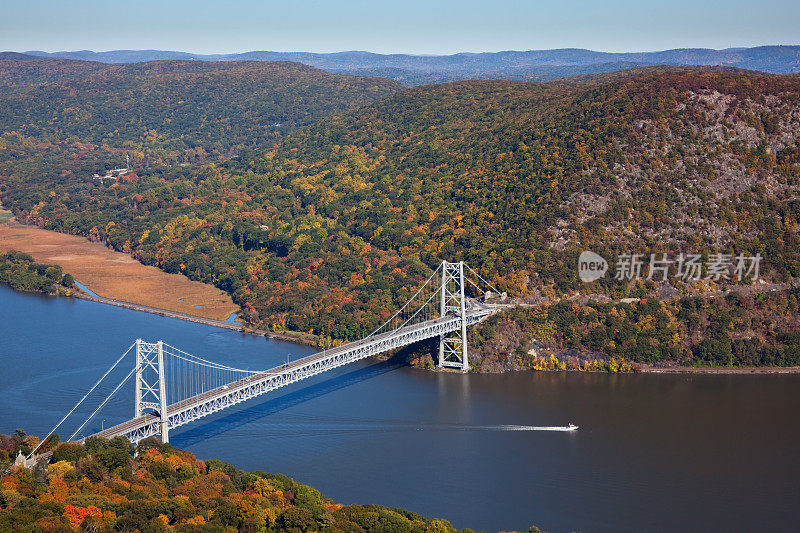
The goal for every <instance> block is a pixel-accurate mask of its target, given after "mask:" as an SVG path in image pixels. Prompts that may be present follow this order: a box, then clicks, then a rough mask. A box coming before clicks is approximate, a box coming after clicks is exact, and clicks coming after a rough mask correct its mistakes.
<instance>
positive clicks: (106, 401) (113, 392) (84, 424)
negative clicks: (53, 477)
mask: <svg viewBox="0 0 800 533" xmlns="http://www.w3.org/2000/svg"><path fill="white" fill-rule="evenodd" d="M129 350H130V348H129ZM137 370H139V367H134V368H133V370H131V371H130V372H128V375H127V376H125V379H123V380H122V381H121V382H120V384H119V385H117V387H116V388H115V389H114V390H113V391H111V394H109V395H108V396H107V397H106V399H105V400H103V403H101V404H100V405H99V406H97V409H95V410H94V412H92V414H90V415H89V418H87V419H86V421H85V422H84V423H83V424H81V426H80V427H79V428H78V429H76V430H75V433H73V434H72V435H70V436H69V439H67V440H69V441H72V439H73V438H74V437H75V435H77V434H78V432H79V431H80V430H82V429H83V428H84V426H86V424H88V423H89V421H90V420H91V419H92V418H94V415H96V414H97V412H98V411H99V410H100V409H102V408H103V407H104V406H105V405H106V404H107V403H108V401H109V400H110V399H111V398H112V397H113V396H114V395H115V394H116V393H117V391H118V390H119V389H120V387H122V386H123V385H124V384H125V382H126V381H128V379H129V378H130V377H131V376H132V375H133V373H134V372H136V371H137Z"/></svg>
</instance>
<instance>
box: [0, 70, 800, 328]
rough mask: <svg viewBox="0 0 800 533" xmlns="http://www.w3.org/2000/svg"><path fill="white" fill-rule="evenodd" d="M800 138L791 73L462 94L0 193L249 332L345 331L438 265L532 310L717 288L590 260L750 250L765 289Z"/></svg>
mask: <svg viewBox="0 0 800 533" xmlns="http://www.w3.org/2000/svg"><path fill="white" fill-rule="evenodd" d="M139 68H142V67H139ZM798 136H800V79H799V78H797V77H793V76H773V75H764V74H756V73H751V72H744V71H739V70H735V69H730V70H720V69H716V70H704V69H687V68H648V69H642V70H638V71H631V72H629V73H626V74H613V75H609V76H602V75H601V76H596V77H591V78H581V79H580V80H564V81H559V82H551V83H546V84H536V83H524V82H508V81H474V82H458V83H452V84H443V85H434V86H424V87H417V88H413V89H408V90H404V91H402V92H399V93H396V94H393V95H391V96H388V97H387V98H385V99H383V100H380V101H377V102H375V103H373V104H369V105H367V106H365V107H362V108H360V109H358V110H355V111H351V112H347V113H342V114H336V115H332V116H329V117H327V118H323V119H321V120H319V121H316V122H314V123H313V124H310V125H309V126H307V127H305V128H302V129H300V130H298V131H296V132H294V133H291V134H289V135H287V136H286V137H284V138H281V139H279V140H278V141H277V142H276V143H275V144H274V145H272V146H270V147H268V148H265V149H263V150H261V151H255V152H252V153H249V154H247V155H246V156H245V157H242V158H237V159H234V160H232V161H230V162H228V163H227V164H225V165H219V164H207V165H205V166H202V167H200V168H188V167H187V168H177V169H171V170H165V171H158V172H155V171H142V172H140V173H139V174H140V175H137V176H135V178H132V179H129V180H120V181H119V182H115V183H113V184H108V183H107V184H105V185H101V184H98V183H90V182H87V181H86V180H81V179H76V177H75V176H71V177H64V176H61V175H59V174H58V172H53V171H52V170H51V171H50V172H49V173H47V176H48V177H43V175H41V174H40V175H37V176H35V177H34V176H30V175H25V173H23V172H19V171H17V172H15V173H14V175H13V176H10V177H7V178H6V179H5V180H4V189H3V191H2V195H3V201H4V203H5V204H7V205H8V206H10V207H11V208H13V209H14V210H15V212H17V213H18V215H19V216H20V217H21V218H23V219H27V220H30V221H31V222H34V223H37V224H40V225H43V226H45V227H49V228H53V229H58V230H60V231H68V232H75V233H81V234H85V235H90V236H91V237H92V238H95V239H99V240H105V241H106V242H108V243H109V244H110V245H112V246H114V247H115V248H118V249H122V250H126V251H130V252H132V253H134V254H135V255H136V257H138V258H139V259H140V260H142V261H143V262H146V263H152V264H156V265H158V266H160V267H161V268H164V269H165V270H168V271H171V272H177V271H180V272H184V273H186V274H187V275H188V276H190V277H192V278H195V279H200V280H203V281H208V282H211V283H215V284H217V285H218V286H220V287H222V288H223V289H225V290H228V291H230V292H231V293H232V294H233V295H234V298H235V299H236V301H237V302H239V303H241V304H242V305H243V306H244V307H246V308H247V309H248V310H249V319H250V320H251V321H252V322H253V323H256V324H261V325H264V326H268V327H273V328H278V329H280V328H291V329H299V330H303V331H308V330H312V331H313V332H315V333H320V334H323V335H330V336H333V337H338V338H345V337H349V338H353V337H356V336H358V335H361V334H363V333H364V332H365V331H370V330H371V329H372V328H373V327H374V326H375V325H376V324H377V323H378V322H379V321H380V320H381V318H382V317H383V316H386V314H388V313H389V312H390V311H391V310H392V309H393V307H394V305H395V304H396V303H398V302H400V301H403V300H404V298H406V297H407V296H408V295H409V294H410V292H411V291H413V290H414V288H415V287H416V286H417V285H418V284H419V282H420V281H421V280H422V279H424V276H425V275H426V274H427V273H429V272H430V267H431V266H433V265H435V264H436V263H437V262H438V261H439V260H441V259H442V258H447V259H448V260H459V259H464V260H466V261H468V262H469V263H470V264H471V265H473V266H475V267H476V268H478V269H479V270H480V272H481V274H482V275H484V276H485V277H487V278H488V279H490V280H492V281H493V282H494V283H495V284H497V285H498V286H499V287H500V289H501V290H507V291H509V292H510V293H511V294H512V295H515V296H533V297H535V296H545V297H552V296H556V295H560V294H571V293H575V292H577V291H582V292H595V293H600V294H607V295H610V296H614V297H624V296H630V295H636V296H645V295H648V294H650V295H656V294H658V293H659V292H661V291H665V290H668V289H670V290H673V289H674V290H678V291H681V292H687V293H691V292H697V291H700V290H703V289H704V287H706V286H708V285H709V283H710V282H707V281H705V280H701V281H698V282H691V283H683V282H681V281H679V280H670V283H669V286H667V285H665V284H663V283H654V282H652V281H650V282H648V283H646V284H643V283H641V282H639V283H637V282H636V281H631V282H629V283H624V282H622V281H617V280H614V279H611V278H612V276H606V277H605V278H604V279H602V280H599V281H597V282H594V283H593V284H592V285H585V284H582V283H581V282H580V281H579V280H578V278H577V275H576V268H575V265H576V260H577V256H578V254H579V253H580V251H581V250H586V249H590V250H594V251H595V252H599V253H600V254H601V255H603V256H604V257H606V258H607V259H609V260H610V261H612V268H613V259H614V257H615V256H617V255H618V254H621V253H625V252H628V253H641V254H645V255H646V256H647V257H649V254H650V253H662V252H663V253H672V254H674V253H679V252H684V253H687V254H688V253H698V254H704V260H705V259H707V257H708V254H710V253H714V252H725V253H729V254H733V255H735V254H745V255H755V254H756V253H760V254H761V255H762V256H763V257H764V262H763V264H762V269H761V275H762V277H764V278H766V279H768V280H775V281H780V280H786V279H789V278H790V277H794V276H798V275H799V274H800V272H799V271H800V263H798V259H800V258H798V240H797V217H798V214H797V210H798V200H797V198H798V196H797V188H798V172H799V170H798V169H800V166H799V165H800V149H798V145H797V139H798ZM210 138H213V136H212V137H210ZM6 139H8V137H6ZM6 142H7V144H6V148H5V150H6V152H5V153H6V154H7V153H9V151H11V150H16V149H17V146H18V143H15V142H11V143H9V142H8V140H7V141H6ZM15 168H17V169H18V168H19V166H16V167H15ZM53 170H55V169H53ZM137 172H138V171H137ZM612 274H613V272H612ZM717 282H718V283H724V282H725V280H724V279H720V280H717Z"/></svg>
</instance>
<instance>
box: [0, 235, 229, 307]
mask: <svg viewBox="0 0 800 533" xmlns="http://www.w3.org/2000/svg"><path fill="white" fill-rule="evenodd" d="M0 250H3V251H8V250H18V251H20V252H25V253H26V254H29V255H31V256H33V258H34V259H35V260H36V261H37V262H39V263H47V264H51V265H60V266H61V267H62V268H63V269H64V272H66V273H69V274H72V276H73V277H74V278H75V279H76V280H78V281H79V282H81V283H82V284H83V285H86V286H87V287H88V288H89V289H90V290H91V291H92V292H94V293H96V294H97V295H98V296H102V297H104V298H111V299H114V300H119V301H123V302H130V303H135V304H139V305H146V306H148V307H155V308H157V309H166V310H168V311H176V312H178V313H184V314H187V315H194V316H200V317H203V318H211V319H215V320H225V319H227V318H228V317H229V316H230V315H231V313H235V312H237V311H239V307H238V306H237V305H236V304H234V303H233V301H232V300H231V297H230V296H229V295H228V294H226V293H225V292H223V291H221V290H219V289H217V288H216V287H214V286H212V285H207V284H205V283H200V282H198V281H191V280H190V279H189V278H187V277H186V276H182V275H180V274H167V273H166V272H163V271H161V270H159V269H157V268H155V267H152V266H145V265H143V264H141V263H140V262H138V261H137V260H135V259H134V258H133V257H131V256H130V255H128V254H124V253H121V252H115V251H113V250H111V249H109V248H106V247H105V246H104V245H102V244H100V243H94V242H90V241H88V240H87V239H84V238H83V237H77V236H75V235H67V234H64V233H57V232H54V231H48V230H44V229H41V228H37V227H35V226H26V225H23V224H19V223H18V222H16V221H14V220H13V219H12V220H10V221H7V222H5V223H0ZM195 306H202V307H195Z"/></svg>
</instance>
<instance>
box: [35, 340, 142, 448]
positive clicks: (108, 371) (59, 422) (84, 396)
mask: <svg viewBox="0 0 800 533" xmlns="http://www.w3.org/2000/svg"><path fill="white" fill-rule="evenodd" d="M134 346H136V343H135V342H134V343H133V344H131V345H130V347H128V349H127V350H125V353H123V354H122V355H121V356H120V357H119V359H117V361H116V362H115V363H114V364H113V365H111V368H109V369H108V370H106V373H105V374H103V377H101V378H100V379H99V380H97V383H95V384H94V385H93V386H92V388H91V389H89V392H87V393H86V394H84V395H83V398H81V399H80V401H78V403H76V404H75V406H74V407H73V408H72V409H70V410H69V413H67V414H65V415H64V418H62V419H61V420H59V421H58V424H56V425H55V427H53V429H51V430H50V433H48V434H47V436H46V437H45V438H44V439H42V442H40V443H39V445H38V446H36V448H34V449H33V451H32V452H31V453H30V454H29V455H28V457H26V459H30V458H31V457H33V454H34V453H36V450H38V449H39V448H40V447H41V446H42V444H44V443H45V442H46V441H47V439H49V438H50V436H51V435H52V434H53V433H55V432H56V430H57V429H58V428H59V427H60V426H61V424H63V423H64V420H66V419H67V418H69V415H71V414H72V413H73V412H74V411H75V409H77V408H78V406H79V405H80V404H82V403H83V401H84V400H85V399H86V398H87V397H88V396H89V395H90V394H91V393H92V391H94V389H96V388H97V386H98V385H100V383H101V382H102V381H103V380H104V379H106V376H108V375H109V374H110V373H111V371H112V370H114V368H116V366H117V365H118V364H119V362H120V361H122V360H123V359H124V358H125V356H126V355H128V353H129V352H130V351H131V350H132V349H133V347H134ZM69 440H72V437H70V438H69Z"/></svg>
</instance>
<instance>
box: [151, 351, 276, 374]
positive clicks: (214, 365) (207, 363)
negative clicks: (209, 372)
mask: <svg viewBox="0 0 800 533" xmlns="http://www.w3.org/2000/svg"><path fill="white" fill-rule="evenodd" d="M164 348H169V350H167V351H171V353H170V354H169V355H171V356H172V357H176V358H178V359H183V360H184V361H186V362H189V363H193V364H196V365H201V366H206V367H209V368H215V369H217V370H228V371H231V372H244V373H245V374H260V373H261V372H264V371H263V370H243V369H241V368H233V367H232V366H226V365H221V364H219V363H215V362H214V361H209V360H207V359H203V358H202V357H198V356H196V355H193V354H190V353H188V352H184V351H183V350H181V349H180V348H176V347H174V346H171V345H169V344H166V343H164ZM176 352H177V353H176ZM179 354H181V355H179ZM184 356H185V357H184ZM195 359H196V360H195Z"/></svg>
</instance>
